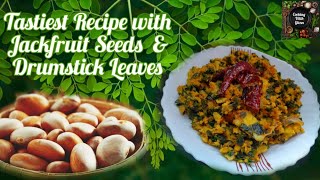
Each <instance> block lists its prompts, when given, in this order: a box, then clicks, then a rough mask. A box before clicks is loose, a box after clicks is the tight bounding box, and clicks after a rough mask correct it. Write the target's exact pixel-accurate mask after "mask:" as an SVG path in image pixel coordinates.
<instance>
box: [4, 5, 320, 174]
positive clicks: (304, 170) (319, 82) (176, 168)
mask: <svg viewBox="0 0 320 180" xmlns="http://www.w3.org/2000/svg"><path fill="white" fill-rule="evenodd" d="M1 2H3V1H1ZM10 2H11V5H12V8H13V9H14V10H19V9H25V8H26V7H30V5H31V6H32V3H31V2H32V1H17V0H16V1H10ZM252 3H257V4H259V8H261V10H262V11H265V7H266V6H264V5H265V1H255V2H253V1H252ZM137 8H138V10H139V11H142V12H143V9H140V8H139V7H137ZM319 47H320V37H318V38H315V39H312V40H311V44H310V45H309V46H308V48H307V49H306V51H307V52H308V53H309V54H310V55H311V57H312V60H311V61H310V62H309V63H308V64H307V65H306V70H305V71H302V73H303V75H304V76H305V77H306V78H307V79H308V80H309V82H310V83H311V84H312V86H313V88H314V89H315V91H316V92H317V94H318V96H319V93H320V60H319V57H320V48H319ZM31 87H33V88H34V87H37V83H36V82H31V83H30V81H29V82H26V81H25V79H19V80H17V81H14V82H13V84H12V85H11V86H10V87H6V88H9V89H6V90H5V91H11V90H26V91H27V90H28V89H30V88H31ZM10 99H11V98H10V97H9V98H8V97H7V98H6V102H2V103H1V104H3V103H8V102H10ZM319 150H320V147H319V138H318V139H317V140H316V143H315V145H314V146H313V147H312V148H311V151H310V153H309V154H308V155H307V156H306V157H305V158H303V159H301V160H299V161H298V162H297V164H296V165H294V166H292V167H288V168H287V169H285V170H282V171H279V172H276V173H275V174H273V175H271V176H250V177H245V176H239V175H238V176H234V175H231V174H229V173H226V172H220V171H216V170H214V169H211V168H210V167H208V166H206V165H204V164H202V163H201V162H197V161H196V160H194V159H193V158H192V156H190V155H188V154H187V153H186V152H185V151H184V150H183V149H182V148H181V146H178V147H177V149H176V151H175V152H169V151H167V152H165V161H164V162H163V163H162V164H161V167H160V169H159V170H155V169H154V168H153V167H152V166H151V164H150V162H151V158H150V156H149V154H148V153H147V154H146V155H145V156H144V157H143V158H142V159H140V160H138V161H137V163H135V164H133V165H130V166H128V167H125V168H122V169H120V170H117V171H113V172H109V173H106V174H104V175H101V176H99V177H94V179H146V180H147V179H153V180H157V179H185V180H188V179H217V180H218V179H273V180H278V179H320V169H319V168H320V165H319V162H320V153H319ZM211 158H214V157H211ZM0 179H16V178H15V177H14V176H12V175H8V174H6V172H1V173H0Z"/></svg>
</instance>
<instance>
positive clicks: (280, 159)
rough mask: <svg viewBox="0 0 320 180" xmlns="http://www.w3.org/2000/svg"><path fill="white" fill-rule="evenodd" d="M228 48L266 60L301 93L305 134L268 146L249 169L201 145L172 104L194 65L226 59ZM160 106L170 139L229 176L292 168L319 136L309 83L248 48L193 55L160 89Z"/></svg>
mask: <svg viewBox="0 0 320 180" xmlns="http://www.w3.org/2000/svg"><path fill="white" fill-rule="evenodd" d="M231 48H238V49H243V50H247V51H251V52H252V53H256V54H257V55H258V56H260V57H261V56H264V57H266V58H267V59H269V61H270V63H271V64H273V65H275V66H276V68H277V70H278V71H279V72H281V75H282V78H291V79H292V80H294V81H295V83H296V84H297V85H299V86H300V87H301V88H302V90H303V91H304V94H303V95H302V98H301V101H302V107H301V108H300V113H301V117H302V120H303V121H304V126H303V128H304V129H305V132H304V133H303V134H299V135H297V136H295V137H293V138H291V139H289V140H288V141H287V142H285V143H284V144H280V145H273V146H271V147H270V149H269V150H268V151H267V152H265V153H264V157H265V159H264V158H262V161H260V162H259V163H257V164H251V165H250V166H246V165H245V164H240V165H239V163H235V162H234V161H228V160H226V159H225V158H224V157H223V156H222V155H221V154H220V152H219V150H218V149H217V148H215V147H212V146H210V145H208V144H205V143H203V142H202V140H201V138H200V136H199V135H198V133H197V131H195V130H194V129H192V127H191V120H190V119H189V118H188V117H187V116H182V115H181V114H180V112H179V109H178V107H177V106H176V105H175V100H176V99H177V98H178V92H177V87H178V86H179V85H184V84H186V80H187V73H188V71H189V70H190V69H191V68H192V67H193V66H198V67H201V66H203V65H205V64H208V63H209V61H210V59H213V58H222V57H224V56H228V55H229V54H230V52H231ZM161 105H162V108H163V115H164V117H165V119H166V124H167V126H168V127H169V128H170V130H171V132H172V135H173V138H174V139H175V140H176V141H177V142H178V143H179V144H180V145H181V146H182V147H183V148H184V149H185V151H186V152H188V153H190V154H191V155H192V156H193V157H194V158H195V159H196V160H198V161H202V162H203V163H205V164H207V165H208V166H210V167H212V168H214V169H217V170H220V171H227V172H229V173H232V174H242V175H254V174H259V175H265V174H272V173H274V172H275V171H278V170H282V169H285V168H286V167H288V166H292V165H294V164H295V163H296V162H297V161H298V160H299V159H301V158H303V157H304V156H306V155H307V154H308V153H309V151H310V148H311V146H312V145H313V144H314V143H315V139H316V138H317V136H318V129H319V127H320V112H319V103H318V100H317V94H316V92H315V91H314V90H313V89H312V86H311V85H310V83H309V82H308V80H307V79H306V78H304V77H303V76H302V75H301V73H300V72H299V71H298V70H297V69H295V68H293V67H292V66H291V65H289V64H288V63H286V62H284V61H282V60H279V59H277V58H274V57H272V56H269V55H267V54H265V53H262V52H259V51H257V50H254V49H251V48H248V47H240V46H219V47H216V48H211V49H207V50H204V51H202V52H199V53H196V54H194V55H193V56H192V57H190V58H189V59H187V60H186V61H185V63H184V64H182V65H181V66H180V67H178V68H177V69H175V70H174V71H172V72H171V73H170V76H169V78H168V80H167V81H166V84H165V87H164V88H163V97H162V100H161ZM268 162H269V163H270V166H269V165H268ZM240 166H241V167H240Z"/></svg>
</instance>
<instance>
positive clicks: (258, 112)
mask: <svg viewBox="0 0 320 180" xmlns="http://www.w3.org/2000/svg"><path fill="white" fill-rule="evenodd" d="M302 93H303V92H302V91H301V89H300V87H298V86H297V85H296V84H295V83H294V82H293V81H292V80H291V79H282V78H281V74H280V73H279V72H277V70H276V68H275V67H274V66H272V65H271V64H270V63H269V61H268V60H267V59H265V58H263V57H262V58H261V57H258V56H257V55H255V54H249V53H248V52H244V51H233V52H232V53H231V54H230V55H229V56H226V57H224V58H217V59H213V60H211V61H210V63H209V64H207V65H205V66H203V67H193V68H192V69H191V70H190V71H189V73H188V79H187V83H186V84H185V85H183V86H179V87H178V94H179V98H178V99H177V100H176V104H177V106H178V107H179V110H180V112H181V113H182V114H186V115H188V117H189V118H190V119H191V120H192V127H193V129H195V130H197V131H198V133H199V135H200V136H201V138H202V140H203V141H204V142H205V143H207V144H210V145H212V146H215V147H217V148H219V149H220V152H221V153H222V154H223V155H224V156H225V157H226V158H227V159H228V160H235V161H237V162H244V163H251V162H257V161H259V160H260V156H259V155H260V154H261V153H263V152H265V151H267V150H268V148H269V146H270V145H272V144H281V143H284V142H285V141H287V140H288V139H289V138H291V137H293V136H295V135H297V134H299V133H303V131H304V130H303V128H302V126H303V122H302V119H301V118H300V113H299V108H300V106H301V105H302V104H301V101H300V98H301V96H302Z"/></svg>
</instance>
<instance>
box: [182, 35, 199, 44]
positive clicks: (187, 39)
mask: <svg viewBox="0 0 320 180" xmlns="http://www.w3.org/2000/svg"><path fill="white" fill-rule="evenodd" d="M181 38H182V40H183V41H184V42H185V43H187V44H189V45H191V46H194V45H196V44H197V39H196V38H195V37H194V36H193V35H191V34H189V33H184V34H182V35H181Z"/></svg>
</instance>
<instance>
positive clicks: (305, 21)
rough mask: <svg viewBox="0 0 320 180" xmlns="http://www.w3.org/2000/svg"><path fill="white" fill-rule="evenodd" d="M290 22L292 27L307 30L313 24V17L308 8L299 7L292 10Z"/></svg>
mask: <svg viewBox="0 0 320 180" xmlns="http://www.w3.org/2000/svg"><path fill="white" fill-rule="evenodd" d="M289 22H290V24H291V26H292V27H294V28H297V29H303V28H306V27H307V26H308V25H309V24H310V22H311V15H310V13H309V11H308V10H307V9H306V8H303V7H298V8H294V9H292V10H291V12H290V14H289Z"/></svg>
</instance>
